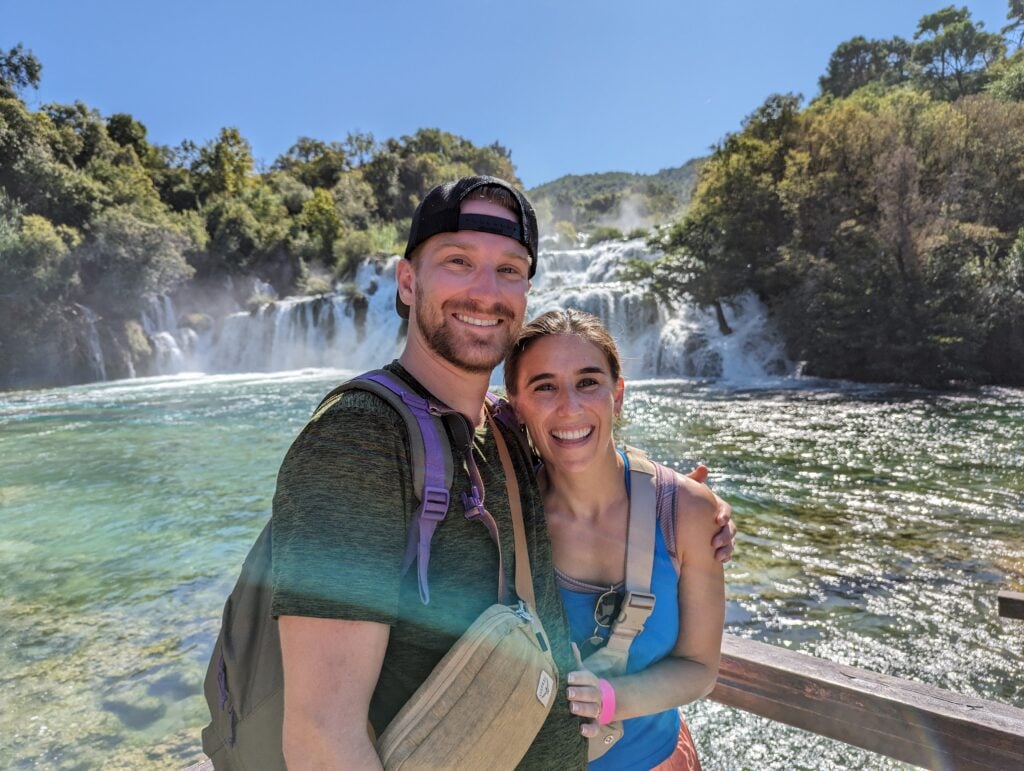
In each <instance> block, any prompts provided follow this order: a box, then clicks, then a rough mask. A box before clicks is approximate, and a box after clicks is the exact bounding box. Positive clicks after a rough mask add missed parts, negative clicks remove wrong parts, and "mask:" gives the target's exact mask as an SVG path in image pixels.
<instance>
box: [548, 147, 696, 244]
mask: <svg viewBox="0 0 1024 771" xmlns="http://www.w3.org/2000/svg"><path fill="white" fill-rule="evenodd" d="M702 163H703V159H694V160H690V161H687V162H686V163H684V164H683V165H682V166H677V167H674V168H671V169H662V170H661V171H659V172H658V173H657V174H631V173H629V172H624V171H610V172H606V173H603V174H569V175H566V176H564V177H559V178H558V179H556V180H554V181H552V182H547V183H545V184H543V185H540V186H538V187H535V188H533V189H532V190H530V191H529V193H528V195H529V197H530V201H532V202H533V205H534V206H535V207H536V209H537V217H538V219H539V221H540V226H541V230H542V231H543V232H546V233H555V232H556V231H557V232H559V233H565V232H567V231H568V230H569V228H568V227H567V225H566V224H565V223H568V225H571V226H572V230H585V231H589V230H593V229H594V228H596V227H599V226H613V227H618V228H619V229H620V230H623V231H624V232H628V231H629V230H632V229H634V228H637V227H648V226H650V225H653V224H657V223H661V222H669V221H671V220H674V219H676V218H677V217H678V216H679V215H681V214H682V213H683V212H684V211H685V210H686V207H687V204H688V203H689V201H690V196H691V195H692V194H693V189H694V186H695V185H696V183H697V174H698V172H699V171H700V167H701V165H702ZM559 223H562V224H561V225H560V226H559ZM556 226H557V227H556Z"/></svg>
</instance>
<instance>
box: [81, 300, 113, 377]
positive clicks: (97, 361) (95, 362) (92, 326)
mask: <svg viewBox="0 0 1024 771" xmlns="http://www.w3.org/2000/svg"><path fill="white" fill-rule="evenodd" d="M75 308H76V309H77V310H78V312H79V313H81V314H82V320H83V321H84V322H85V326H84V327H83V329H82V337H81V339H80V341H79V342H80V345H81V348H82V349H83V353H84V355H85V364H86V366H87V367H88V369H89V373H90V374H91V375H92V377H93V379H95V380H106V379H107V364H106V361H105V360H104V358H103V347H102V346H101V345H100V333H99V329H97V327H96V322H97V321H99V320H100V317H99V316H97V315H96V313H95V312H93V310H92V309H91V308H86V307H85V306H84V305H77V304H76V305H75Z"/></svg>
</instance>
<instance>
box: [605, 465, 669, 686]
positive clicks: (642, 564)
mask: <svg viewBox="0 0 1024 771" xmlns="http://www.w3.org/2000/svg"><path fill="white" fill-rule="evenodd" d="M626 455H627V458H628V459H629V486H630V495H629V526H628V531H627V536H626V593H625V596H623V598H622V607H621V608H620V610H619V615H618V617H617V618H616V619H615V623H614V624H613V625H612V629H611V633H610V634H609V636H608V644H607V645H606V646H605V647H604V650H605V651H606V652H607V653H606V654H605V655H606V656H610V657H612V658H613V659H614V660H615V661H616V662H617V663H616V664H613V665H612V666H613V669H612V670H611V671H613V672H615V673H616V674H618V673H621V672H624V671H625V670H626V661H627V659H628V658H629V648H630V646H631V645H632V644H633V640H635V639H636V637H637V635H639V634H640V633H641V632H642V631H644V624H645V623H647V619H648V618H649V617H650V615H651V613H652V612H653V611H654V594H652V593H651V572H652V571H653V569H654V539H655V531H656V529H657V526H658V525H657V490H656V488H655V476H654V475H655V470H654V464H653V463H651V461H650V460H649V459H648V458H647V456H646V455H645V454H644V453H642V452H641V451H639V450H637V449H634V448H632V447H627V448H626Z"/></svg>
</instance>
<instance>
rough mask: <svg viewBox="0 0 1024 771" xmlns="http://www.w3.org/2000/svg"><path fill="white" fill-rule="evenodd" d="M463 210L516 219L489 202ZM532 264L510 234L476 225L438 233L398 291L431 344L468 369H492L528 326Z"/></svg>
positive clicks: (466, 205)
mask: <svg viewBox="0 0 1024 771" xmlns="http://www.w3.org/2000/svg"><path fill="white" fill-rule="evenodd" d="M462 212H463V213H464V214H488V215H490V216H492V217H502V218H503V219H508V220H512V221H513V222H514V221H516V218H515V215H514V214H512V212H510V211H508V210H507V209H505V208H504V207H502V206H499V205H498V204H495V203H491V202H490V201H482V200H473V201H467V202H465V203H464V204H463V205H462ZM529 269H530V254H529V252H528V251H527V249H526V247H525V246H523V245H522V244H520V243H518V242H517V241H514V240H513V239H511V238H508V237H506V236H499V235H496V234H494V233H481V232H478V231H475V230H460V231H458V232H456V233H440V234H438V235H436V236H432V237H431V238H429V239H428V240H427V241H425V242H424V243H423V245H422V246H421V247H420V250H419V253H418V254H417V255H416V257H415V258H414V265H412V266H411V270H405V271H403V274H402V276H400V278H399V292H400V294H402V300H403V301H404V302H406V303H408V304H409V305H410V306H411V311H412V312H411V314H410V319H411V323H412V324H413V325H415V327H416V328H417V330H418V334H420V335H421V336H422V338H423V340H424V341H425V342H426V344H427V346H428V347H429V348H430V349H431V350H432V351H434V352H435V353H436V354H438V355H439V356H441V357H442V358H444V359H446V360H447V361H449V362H451V363H452V364H454V365H455V366H456V367H458V368H460V369H462V370H465V371H466V372H471V373H474V374H483V373H490V371H491V370H493V369H494V368H495V367H496V366H497V365H498V364H500V363H501V361H502V360H503V359H504V358H505V354H506V353H507V352H508V349H509V348H510V347H511V345H512V343H513V341H514V340H515V339H516V336H517V335H518V334H519V330H520V328H521V327H522V325H523V318H524V316H525V314H526V293H527V292H528V291H529V288H530V281H529V278H528V275H529ZM403 276H404V279H403ZM410 300H411V301H410ZM412 333H414V332H413V330H410V334H412Z"/></svg>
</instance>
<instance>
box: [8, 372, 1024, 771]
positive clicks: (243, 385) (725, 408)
mask: <svg viewBox="0 0 1024 771" xmlns="http://www.w3.org/2000/svg"><path fill="white" fill-rule="evenodd" d="M343 376H344V375H343V373H339V372H323V371H307V372H301V373H279V374H275V375H260V376H244V375H231V376H220V377H202V378H190V377H175V378H161V379H150V380H142V381H132V382H122V383H113V384H103V385H97V386H86V387H77V388H67V389H61V390H53V391H45V392H35V393H16V394H7V395H6V396H5V398H4V399H3V400H0V453H2V457H3V458H4V462H3V476H2V478H0V575H2V576H3V585H4V591H3V593H2V596H0V613H2V614H3V617H4V618H5V623H4V625H3V628H2V630H0V639H2V642H3V645H2V646H0V688H2V689H3V692H4V694H5V702H6V703H5V706H4V709H3V710H2V711H0V758H2V759H3V765H4V767H13V768H29V767H45V768H61V769H65V768H66V769H73V768H92V767H97V766H99V765H100V764H101V762H107V763H109V764H110V767H123V768H142V767H152V768H166V767H172V766H175V765H184V764H185V763H186V762H188V761H190V760H193V759H195V758H196V757H197V753H198V752H199V745H198V731H199V727H200V726H201V725H202V723H203V722H204V714H205V706H204V704H203V701H202V697H201V695H200V694H201V685H202V677H203V674H204V671H205V665H206V659H207V656H208V654H209V650H210V646H211V644H212V639H213V636H214V635H215V633H216V628H217V624H218V620H219V619H218V617H219V613H220V607H221V604H222V602H223V599H224V597H225V596H226V594H227V592H228V591H229V590H230V588H231V585H232V583H233V581H234V578H235V576H236V575H237V572H238V568H239V566H240V564H241V561H242V559H243V557H244V556H245V553H246V551H247V549H248V547H249V545H250V544H251V542H252V540H253V538H255V536H256V534H257V533H258V531H259V529H260V527H261V526H262V524H263V522H264V520H265V517H266V515H267V513H268V511H269V506H270V498H271V496H272V494H273V486H274V479H275V476H276V472H277V466H278V464H279V462H280V460H281V458H282V457H283V454H284V452H285V450H286V449H287V447H288V444H289V443H290V441H291V439H292V438H293V437H294V435H295V434H296V433H297V431H298V430H299V428H300V427H301V425H302V423H303V421H304V420H305V418H306V417H307V416H308V414H309V412H310V411H311V410H312V409H313V407H315V406H316V404H317V402H318V400H319V398H320V397H321V396H322V395H323V394H324V393H325V392H326V391H327V390H328V389H329V388H330V387H331V386H332V385H333V384H335V383H336V382H338V381H339V380H340V379H342V377H343ZM627 412H628V415H629V420H628V422H627V424H626V426H625V427H624V429H623V439H624V440H625V441H627V442H629V443H632V444H637V445H639V446H641V447H644V448H646V449H648V450H650V452H651V454H652V455H653V456H654V457H656V458H658V459H661V460H666V461H669V462H671V463H673V464H674V465H677V466H678V467H680V468H683V469H688V468H689V467H690V466H692V464H693V463H694V462H696V461H700V462H703V463H706V464H707V465H708V466H709V467H710V468H711V469H712V483H713V485H714V486H715V488H716V490H718V491H719V492H720V493H721V494H723V495H724V496H726V497H727V498H728V499H729V500H730V501H732V502H733V504H734V507H735V510H736V515H737V519H738V520H739V523H740V527H741V531H742V535H741V538H740V541H739V550H738V553H737V557H736V559H735V560H734V562H733V563H732V564H731V565H730V567H729V569H728V571H727V578H728V582H729V600H730V601H729V608H728V620H727V623H728V626H729V631H731V632H732V633H735V634H741V635H745V636H751V637H754V638H756V639H760V640H763V641H766V642H771V643H774V644H779V645H785V646H787V647H790V648H793V649H800V650H804V651H807V652H809V653H814V654H816V655H819V656H822V657H825V658H828V659H831V660H833V661H837V662H841V663H844V664H850V665H854V666H861V667H865V668H868V669H871V670H874V671H878V672H884V673H886V674H891V675H896V676H899V677H906V678H910V679H913V680H918V681H921V682H927V683H930V684H933V685H937V686H940V687H943V688H949V689H951V690H954V691H959V692H963V693H970V694H975V695H979V696H982V697H985V698H991V699H996V700H999V701H1003V702H1006V703H1009V704H1013V705H1015V706H1018V707H1024V655H1022V653H1021V651H1022V649H1024V625H1021V624H1019V623H1017V622H1009V621H1000V620H999V619H998V617H997V615H996V609H995V605H996V600H995V598H996V592H997V591H998V589H999V588H1001V587H1003V586H1017V587H1018V588H1020V587H1022V586H1024V539H1022V538H1021V532H1022V525H1024V513H1022V511H1024V476H1022V472H1021V470H1020V466H1019V462H1020V458H1022V457H1024V424H1022V421H1021V415H1022V414H1024V392H1020V391H1014V390H995V389H994V390H986V391H981V392H973V393H956V394H935V393H928V392H907V391H898V390H893V389H877V388H866V387H859V386H852V385H836V384H804V385H801V386H799V387H793V384H792V383H789V384H788V385H787V386H786V387H780V388H777V389H772V388H765V389H760V390H735V389H726V388H722V387H718V386H713V385H706V384H701V383H696V382H689V381H646V382H636V383H632V384H631V385H630V387H629V391H628V401H627ZM685 711H686V714H687V716H688V718H689V720H690V721H691V725H692V727H693V731H694V734H695V737H696V738H697V741H698V744H699V745H700V748H701V751H702V756H703V757H704V759H705V767H707V768H738V767H758V768H770V767H775V768H792V767H813V768H827V767H836V768H845V767H870V768H878V767H880V766H882V767H885V766H894V767H895V766H896V765H898V764H895V763H891V762H889V761H887V760H885V759H883V758H879V757H877V756H872V755H869V754H867V753H863V752H861V751H859V750H855V749H853V748H850V747H847V746H846V745H843V744H840V743H836V742H831V741H828V740H824V739H820V738H818V737H814V736H811V735H807V734H803V733H801V732H799V731H796V730H793V729H789V728H786V727H783V726H779V725H777V724H773V723H770V722H769V721H765V720H760V719H758V718H754V717H751V716H749V715H745V714H743V713H740V712H736V711H734V710H730V709H726V708H723V707H720V706H717V705H713V704H710V703H703V704H698V705H693V706H691V707H688V708H687V709H686V710H685Z"/></svg>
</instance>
